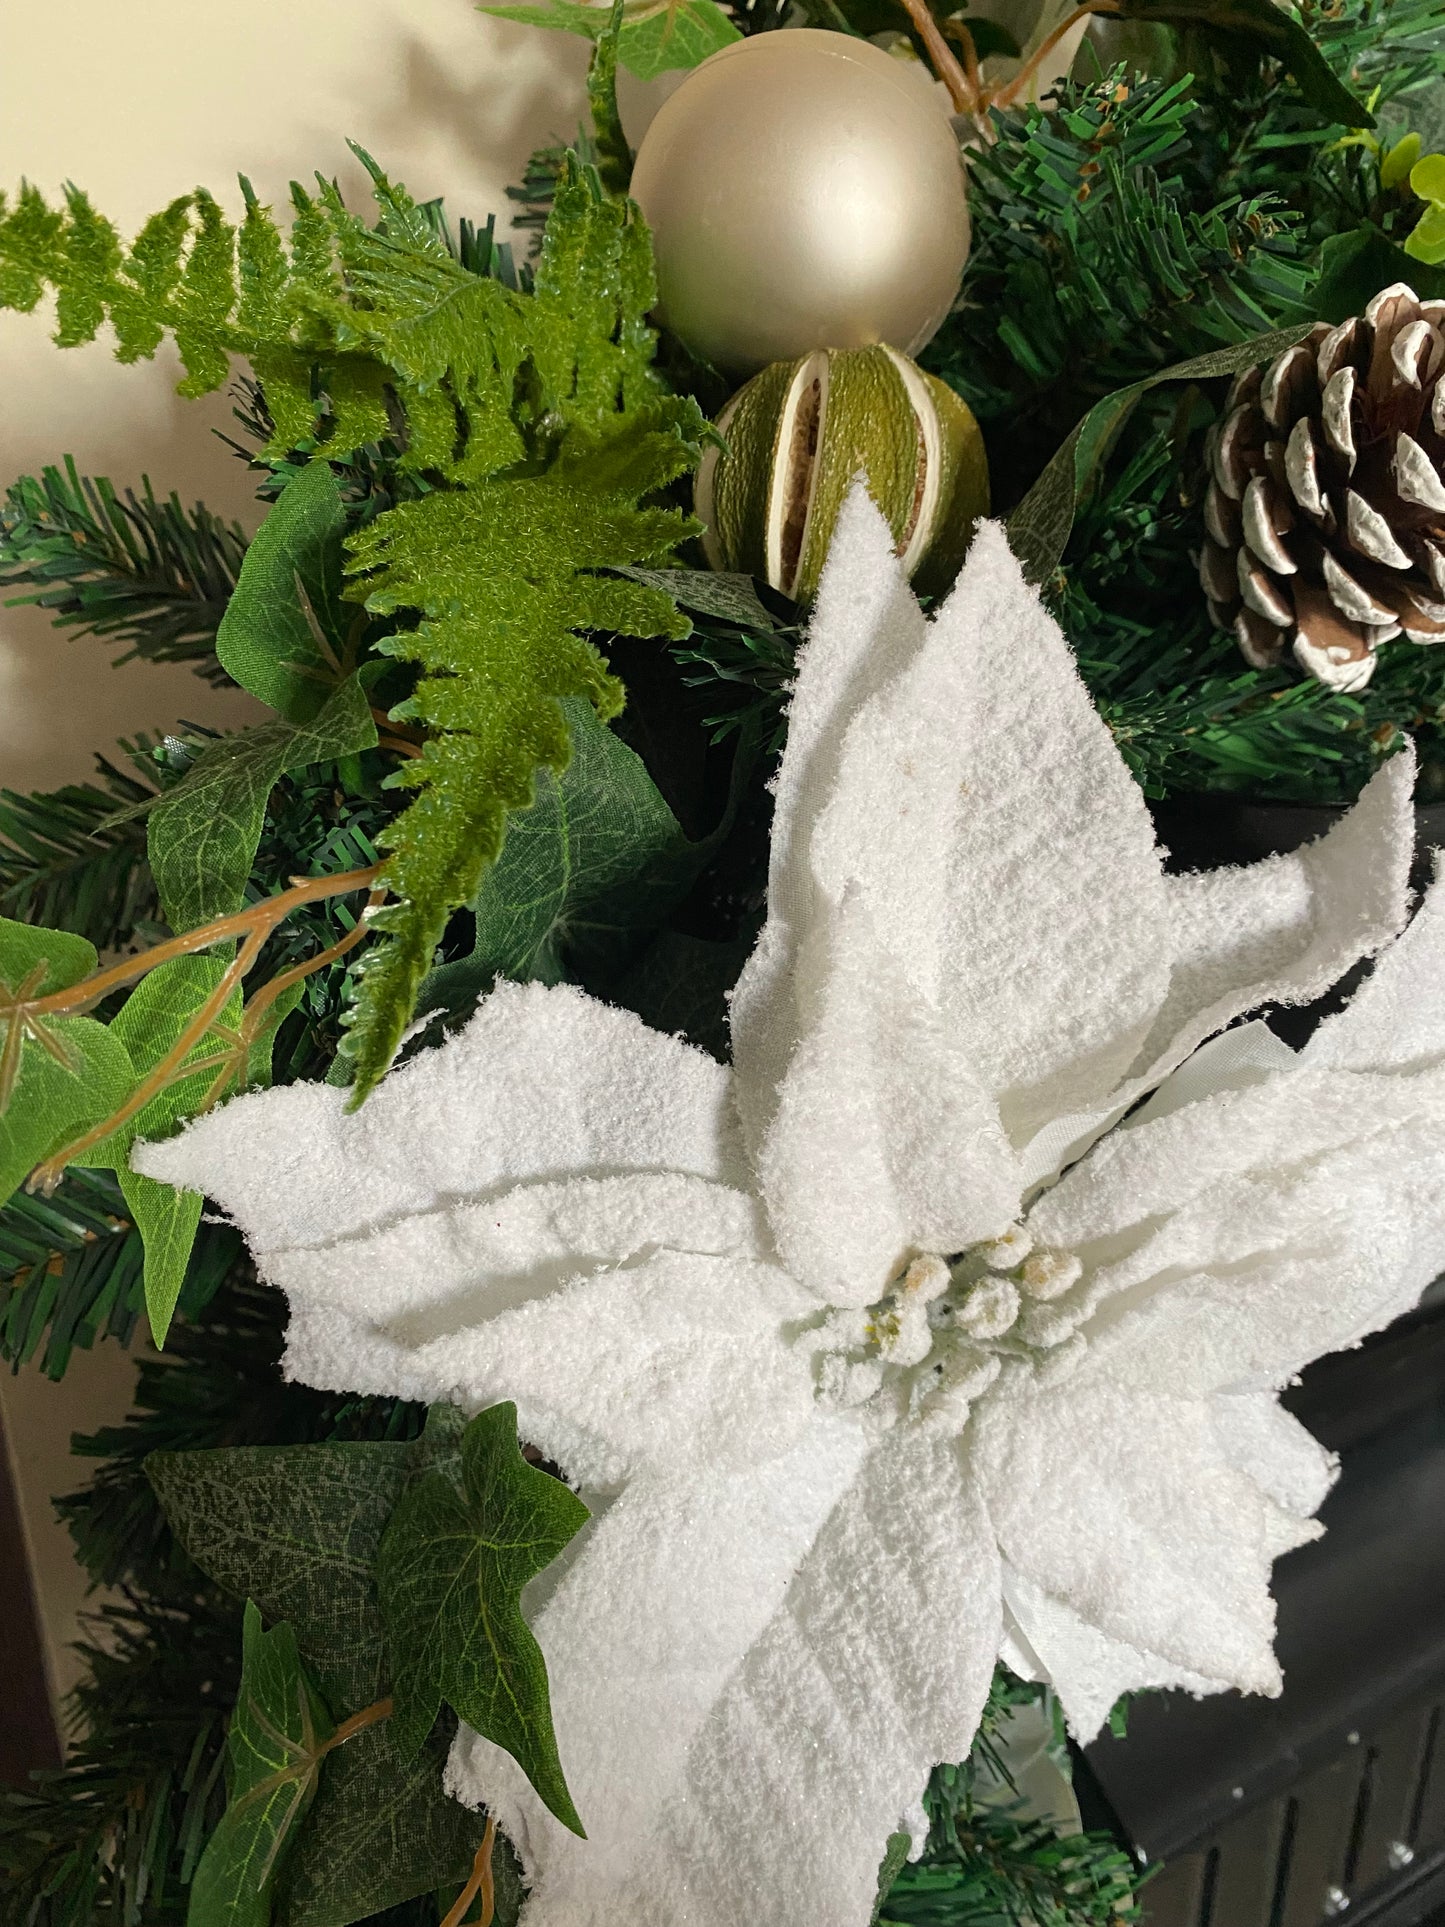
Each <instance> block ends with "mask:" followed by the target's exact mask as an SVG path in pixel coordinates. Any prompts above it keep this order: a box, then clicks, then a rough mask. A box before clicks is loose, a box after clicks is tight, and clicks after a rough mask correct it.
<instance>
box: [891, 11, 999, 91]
mask: <svg viewBox="0 0 1445 1927" xmlns="http://www.w3.org/2000/svg"><path fill="white" fill-rule="evenodd" d="M903 5H904V7H905V9H906V10H907V13H908V17H909V19H910V20H911V21H912V22H913V25H914V27H915V28H916V29H917V33H918V38H919V39H920V40H921V41H922V42H923V44H924V46H925V47H926V48H927V49H928V58H929V59H930V60H931V61H932V63H933V71H934V73H936V74H937V75H938V78H939V79H940V80H941V81H942V82H943V84H944V86H945V87H946V88H947V89H948V94H949V98H950V100H952V102H953V105H954V109H955V111H956V112H957V113H960V114H977V113H978V112H979V111H980V109H981V108H982V106H983V104H984V103H983V98H982V95H981V94H980V93H979V91H978V89H977V88H976V87H973V86H971V85H970V84H969V78H968V75H967V74H966V73H965V72H964V71H963V68H962V67H961V66H960V65H959V64H958V56H957V54H955V53H954V51H953V49H952V47H950V46H949V44H948V42H947V41H946V40H945V39H944V37H943V35H942V33H941V32H940V30H939V26H938V22H937V21H936V20H935V19H934V17H933V14H932V11H931V9H930V8H929V5H928V0H903Z"/></svg>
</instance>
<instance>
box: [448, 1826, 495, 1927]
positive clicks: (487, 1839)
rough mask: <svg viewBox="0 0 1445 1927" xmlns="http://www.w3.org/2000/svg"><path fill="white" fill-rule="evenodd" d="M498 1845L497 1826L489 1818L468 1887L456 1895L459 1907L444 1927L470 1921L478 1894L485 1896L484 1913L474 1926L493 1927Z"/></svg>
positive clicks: (468, 1876) (469, 1876)
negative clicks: (494, 1865)
mask: <svg viewBox="0 0 1445 1927" xmlns="http://www.w3.org/2000/svg"><path fill="white" fill-rule="evenodd" d="M496 1844H497V1823H496V1821H495V1819H494V1818H493V1817H492V1816H491V1815H490V1814H488V1816H487V1830H486V1832H485V1833H484V1834H483V1835H482V1844H481V1845H480V1846H479V1847H478V1848H477V1857H476V1859H475V1860H474V1861H473V1862H472V1870H471V1872H470V1873H469V1874H468V1875H467V1884H466V1886H465V1887H463V1888H462V1890H461V1892H460V1893H459V1894H458V1895H457V1899H456V1905H455V1906H454V1907H453V1908H452V1909H451V1911H450V1913H448V1915H447V1916H446V1918H445V1920H443V1921H442V1923H441V1927H462V1922H463V1921H464V1920H465V1919H466V1917H467V1909H468V1907H470V1906H471V1904H472V1902H473V1901H474V1900H475V1899H476V1897H477V1895H478V1894H480V1895H481V1896H482V1910H481V1912H480V1913H479V1914H478V1915H477V1917H476V1919H475V1921H473V1922H472V1927H492V1914H493V1912H494V1911H495V1907H496V1899H495V1896H494V1895H493V1892H492V1849H493V1847H495V1845H496Z"/></svg>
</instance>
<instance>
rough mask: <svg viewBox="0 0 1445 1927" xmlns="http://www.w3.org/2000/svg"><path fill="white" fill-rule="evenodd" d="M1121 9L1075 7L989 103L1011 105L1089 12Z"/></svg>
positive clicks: (1109, 2) (1111, 4)
mask: <svg viewBox="0 0 1445 1927" xmlns="http://www.w3.org/2000/svg"><path fill="white" fill-rule="evenodd" d="M905 4H906V0H905ZM1121 11H1122V9H1121V7H1120V5H1119V0H1087V4H1086V5H1084V6H1082V7H1075V8H1074V11H1073V12H1072V13H1071V14H1070V15H1069V17H1068V19H1067V20H1065V21H1063V22H1062V23H1061V24H1060V25H1059V26H1057V27H1055V28H1054V30H1053V32H1052V33H1051V34H1050V35H1049V37H1048V39H1047V40H1046V41H1045V42H1044V44H1043V45H1042V46H1041V47H1039V48H1037V49H1036V50H1035V51H1034V52H1033V53H1031V54H1030V55H1029V57H1028V59H1027V61H1026V62H1025V63H1024V65H1023V66H1022V67H1020V69H1019V71H1018V72H1017V73H1016V74H1015V75H1014V77H1013V79H1012V80H1011V81H1010V82H1009V83H1008V85H1007V86H1006V87H1000V88H999V90H998V92H997V93H996V94H995V95H994V97H993V100H992V103H991V105H993V106H995V107H1012V106H1013V104H1014V102H1015V101H1016V100H1017V99H1018V97H1019V95H1020V94H1021V93H1022V92H1023V90H1024V88H1025V87H1027V86H1028V84H1029V82H1030V81H1031V80H1032V79H1033V77H1034V75H1035V74H1036V73H1037V72H1038V70H1039V68H1040V67H1042V65H1043V64H1044V62H1045V61H1046V60H1047V59H1048V57H1049V55H1050V54H1051V53H1052V52H1053V51H1054V48H1055V47H1057V46H1058V44H1059V42H1060V41H1061V40H1062V39H1063V38H1064V36H1065V35H1066V34H1068V33H1072V31H1073V30H1074V28H1075V27H1077V26H1078V24H1079V22H1080V21H1081V20H1083V19H1086V18H1087V17H1088V15H1089V14H1091V13H1119V12H1121Z"/></svg>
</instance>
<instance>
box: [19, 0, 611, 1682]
mask: <svg viewBox="0 0 1445 1927" xmlns="http://www.w3.org/2000/svg"><path fill="white" fill-rule="evenodd" d="M0 49H3V52H0V184H3V185H5V186H6V187H10V186H13V185H14V183H15V182H16V181H17V180H18V178H19V177H20V176H22V175H23V176H26V177H28V178H29V179H30V180H32V181H34V182H35V183H36V185H37V186H39V187H40V188H42V189H43V190H45V191H46V192H47V193H48V194H53V193H54V192H55V190H56V189H57V188H58V187H59V186H60V184H61V182H62V181H64V180H67V179H70V180H74V181H75V182H76V183H77V184H78V185H80V186H82V187H84V188H85V189H86V190H87V191H88V192H89V193H90V194H91V196H92V198H93V199H94V200H95V202H96V203H97V205H98V206H99V207H101V208H102V209H103V210H104V211H105V212H106V213H108V214H109V215H110V216H111V217H112V218H113V219H114V220H115V221H116V222H117V223H118V224H119V225H120V226H121V227H122V228H123V229H124V230H126V231H127V232H131V231H133V230H134V229H135V227H136V226H138V225H139V223H140V222H141V221H142V220H143V219H144V218H145V216H146V215H148V214H150V213H152V212H153V211H154V210H155V209H156V208H158V207H160V206H162V205H163V204H164V203H165V202H166V201H167V200H168V199H169V198H170V197H171V196H172V195H175V194H179V193H184V192H185V191H186V190H187V189H189V188H191V187H194V186H195V185H196V184H197V183H202V184H204V185H205V186H207V187H209V188H211V189H212V191H213V192H215V193H217V194H218V195H219V196H220V197H221V198H222V199H223V201H224V202H225V203H226V205H227V206H228V207H229V208H231V209H232V210H233V211H238V210H239V203H240V197H239V194H238V192H237V190H236V187H235V176H236V174H237V172H238V171H244V172H245V173H246V174H247V175H249V177H250V179H251V180H252V182H253V183H254V185H255V187H256V189H257V191H258V192H259V193H260V194H261V195H262V197H263V198H265V199H268V200H271V201H274V202H277V203H281V204H284V197H285V193H286V185H287V182H288V181H289V180H291V179H292V178H293V177H295V178H298V179H308V178H309V177H310V175H311V174H312V172H313V171H314V170H316V169H318V168H319V169H321V170H323V171H325V172H327V173H334V174H337V175H339V177H340V179H341V181H342V184H343V187H344V188H345V190H346V192H347V194H348V197H349V198H350V197H352V196H355V199H354V201H353V204H354V205H360V203H361V200H362V198H363V190H362V182H363V179H364V176H363V175H362V172H361V170H360V168H359V167H358V166H357V164H356V163H355V162H354V161H353V160H352V158H351V156H350V154H349V153H348V151H347V149H346V145H345V140H346V137H347V136H348V135H349V136H350V137H351V138H353V139H355V140H357V141H359V142H360V143H361V144H362V146H364V147H366V148H367V149H368V150H369V151H370V152H371V153H373V154H374V155H375V156H376V158H377V159H378V160H380V161H381V162H382V163H383V164H384V165H385V166H386V167H387V168H388V169H389V170H390V171H391V172H392V174H393V175H394V176H395V177H399V178H400V179H402V180H404V181H405V183H406V185H407V186H408V187H409V188H410V189H411V191H412V192H413V193H414V194H416V195H418V196H419V197H423V198H424V197H429V196H431V195H433V194H445V196H446V198H447V201H448V205H449V206H450V207H451V209H452V211H453V214H454V215H460V214H467V215H470V216H471V217H472V218H474V219H478V220H481V219H485V217H486V215H487V214H488V213H489V212H492V211H493V210H496V211H497V212H498V213H499V214H502V213H504V212H505V208H506V201H505V197H504V194H503V188H504V187H505V185H506V183H507V181H509V180H515V179H516V178H517V177H518V175H519V172H520V169H521V166H522V163H523V162H524V160H525V158H526V156H527V154H528V153H529V152H530V151H531V150H532V149H533V148H534V147H537V146H539V145H541V144H543V143H544V142H546V141H548V140H551V139H553V138H567V137H570V135H571V134H572V132H573V130H574V129H575V127H576V126H577V123H578V120H579V118H580V116H581V114H582V112H583V91H582V75H583V72H584V70H585V66H586V57H587V48H586V45H585V43H584V42H582V41H579V40H576V39H573V38H571V37H569V36H564V35H560V34H544V33H538V32H535V31H533V30H531V29H528V28H525V27H518V26H513V25H511V24H510V23H507V22H504V21H495V20H489V19H486V18H484V17H482V16H480V15H478V14H477V13H476V12H475V11H474V10H473V8H472V6H471V5H470V0H242V4H238V5H233V6H227V7H222V6H217V5H214V4H209V5H201V6H197V5H195V4H194V0H128V4H126V5H123V6H117V5H116V4H115V3H114V0H49V4H47V5H46V6H44V7H35V6H22V5H20V3H19V0H0ZM48 333H49V330H48V328H47V326H46V323H45V320H44V319H43V318H42V317H41V316H38V315H32V316H18V315H0V486H3V485H4V484H6V483H8V482H9V481H10V480H12V479H13V478H14V477H15V476H16V475H19V474H22V473H24V472H26V471H29V470H33V469H35V468H38V467H40V466H41V465H43V464H44V463H46V462H51V461H56V460H58V459H59V458H60V457H61V456H62V455H66V454H71V455H74V457H75V458H76V461H77V462H78V463H79V465H80V467H81V469H82V471H89V472H91V473H97V474H104V475H109V476H110V477H111V478H112V479H113V480H114V481H116V482H117V483H125V482H132V481H135V480H138V478H139V477H140V476H141V475H142V474H145V473H148V474H149V475H150V476H151V479H152V481H153V482H154V484H155V485H156V487H157V489H158V490H161V491H168V490H170V489H172V488H174V489H176V490H178V491H179V493H180V494H181V495H182V497H183V498H184V499H186V500H187V501H190V500H194V499H195V498H196V497H197V496H202V497H203V498H204V499H205V500H206V501H207V502H208V503H209V505H210V506H211V507H212V508H214V509H216V510H218V511H223V512H225V513H226V514H228V515H234V516H237V517H239V518H240V519H241V520H242V521H243V522H245V523H246V525H247V526H248V527H252V526H254V522H255V512H254V505H253V504H252V502H251V501H250V491H249V485H248V481H247V477H246V474H245V471H244V469H243V468H242V466H241V464H240V463H239V462H238V461H237V459H236V458H235V457H234V456H233V455H231V454H229V453H228V451H227V450H226V449H225V448H224V447H223V446H222V444H221V443H220V442H219V441H218V440H217V439H216V437H215V436H214V435H212V434H210V433H208V430H210V429H212V428H214V427H219V426H225V425H226V423H227V420H228V408H229V404H228V403H227V402H226V401H225V399H224V397H211V398H210V399H209V400H207V401H205V402H199V403H198V402H186V401H182V400H180V399H179V398H178V397H177V396H176V395H175V394H174V392H173V385H174V381H175V378H176V370H175V368H174V365H173V364H172V363H171V362H170V361H166V362H164V363H163V364H162V365H158V366H154V367H152V366H146V367H140V368H120V367H117V366H116V364H115V363H114V362H113V361H112V359H111V357H110V351H109V348H108V346H107V345H106V344H105V343H104V342H98V343H96V344H94V345H93V346H92V347H90V348H85V349H71V350H67V351H66V352H64V353H61V352H60V351H58V350H57V349H55V348H54V347H52V346H51V345H50V342H49V340H48ZM251 713H253V712H252V706H251V705H250V704H249V702H248V700H247V699H246V698H244V697H242V696H239V695H236V694H234V693H233V694H231V695H229V696H222V695H217V694H216V693H215V692H213V691H209V690H207V689H206V688H205V686H204V685H203V684H202V683H200V682H198V681H197V680H196V679H195V677H193V676H192V675H191V674H190V673H189V672H188V671H186V670H184V669H172V670H168V671H163V670H157V669H153V668H148V667H146V666H144V665H141V664H135V663H133V664H130V665H129V666H127V667H126V668H123V669H118V670H113V669H111V668H110V667H109V666H108V662H107V656H106V651H105V650H104V649H103V648H101V647H100V646H99V645H98V644H96V643H93V642H77V641H67V640H65V639H63V638H61V637H58V636H56V635H55V634H54V633H53V632H52V631H51V630H50V628H49V627H48V625H47V623H46V622H45V620H44V618H43V617H41V616H39V615H38V614H37V612H35V611H32V610H3V609H0V786H3V787H6V788H10V789H20V790H26V789H33V788H41V787H48V786H50V785H52V784H54V783H57V782H63V781H67V780H74V779H77V778H83V777H84V776H85V775H86V774H87V773H88V771H89V769H90V767H91V757H92V754H93V752H94V751H95V750H97V749H105V748H108V747H109V745H110V744H111V743H112V742H113V741H114V739H115V738H116V737H117V736H120V735H123V734H126V733H128V732H131V731H134V730H138V729H155V728H165V727H170V726H172V725H173V724H174V723H175V722H177V721H178V720H183V719H191V720H198V721H205V722H209V723H212V724H213V725H216V726H228V725H229V726H238V725H240V724H241V723H242V722H244V721H245V720H247V719H248V718H249V716H250V714H251ZM133 1369H134V1368H133V1364H132V1362H131V1360H130V1359H129V1357H128V1356H127V1354H125V1353H124V1352H121V1351H120V1350H119V1349H118V1348H117V1347H115V1346H113V1345H112V1346H109V1347H103V1348H102V1349H101V1350H100V1351H98V1352H97V1353H96V1354H95V1355H94V1356H93V1357H81V1358H79V1359H78V1360H77V1361H76V1363H75V1364H74V1365H73V1366H72V1368H71V1373H70V1374H69V1376H68V1378H67V1380H66V1382H65V1383H64V1384H63V1385H62V1386H59V1387H56V1386H51V1385H49V1384H48V1383H46V1382H44V1381H42V1380H41V1379H40V1378H39V1377H38V1375H36V1374H34V1373H33V1372H31V1373H27V1374H24V1375H22V1377H21V1378H19V1379H16V1380H10V1379H8V1378H6V1377H3V1376H0V1411H3V1413H4V1416H5V1424H6V1430H7V1432H8V1433H9V1434H10V1437H11V1443H12V1452H13V1456H14V1457H15V1459H16V1462H17V1471H18V1474H19V1479H20V1484H21V1488H22V1499H23V1504H24V1507H25V1514H26V1529H27V1532H28V1535H29V1537H30V1539H31V1542H32V1549H33V1556H34V1562H35V1569H36V1571H37V1574H38V1576H39V1581H40V1586H41V1590H42V1594H43V1598H44V1603H45V1607H46V1618H47V1632H48V1637H49V1642H50V1658H51V1663H52V1666H53V1669H54V1675H55V1679H56V1681H57V1683H58V1684H59V1685H60V1687H61V1688H62V1689H63V1687H64V1686H65V1685H68V1684H69V1682H70V1679H71V1678H72V1676H73V1675H72V1671H71V1666H70V1663H69V1660H68V1658H67V1655H66V1653H65V1650H64V1649H65V1644H66V1642H67V1640H69V1639H70V1638H72V1637H73V1636H74V1623H75V1613H76V1611H77V1609H78V1607H79V1606H80V1605H81V1603H82V1597H83V1592H84V1585H83V1580H82V1577H81V1575H80V1574H79V1572H78V1570H77V1569H76V1568H75V1566H74V1563H73V1561H72V1560H71V1558H70V1549H69V1540H68V1538H67V1537H66V1536H65V1535H64V1534H63V1533H62V1532H61V1531H60V1530H59V1528H58V1527H57V1526H56V1525H55V1523H54V1521H53V1519H52V1517H51V1514H50V1509H49V1495H50V1493H52V1492H55V1491H64V1490H67V1489H69V1488H70V1487H73V1486H74V1485H75V1484H77V1483H79V1480H78V1477H77V1473H78V1472H79V1470H80V1469H81V1468H80V1467H79V1466H78V1465H75V1464H72V1463H71V1462H70V1461H68V1459H67V1457H66V1450H67V1441H68V1438H69V1434H70V1432H71V1431H72V1430H75V1429H81V1430H90V1429H93V1428H94V1427H95V1426H98V1425H102V1424H105V1423H109V1422H112V1421H113V1420H114V1419H115V1418H116V1417H118V1416H119V1414H120V1413H121V1412H123V1411H124V1410H125V1408H126V1405H127V1404H128V1402H129V1398H130V1391H131V1384H132V1379H133ZM10 1554H11V1549H9V1548H3V1547H0V1557H6V1556H10Z"/></svg>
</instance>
